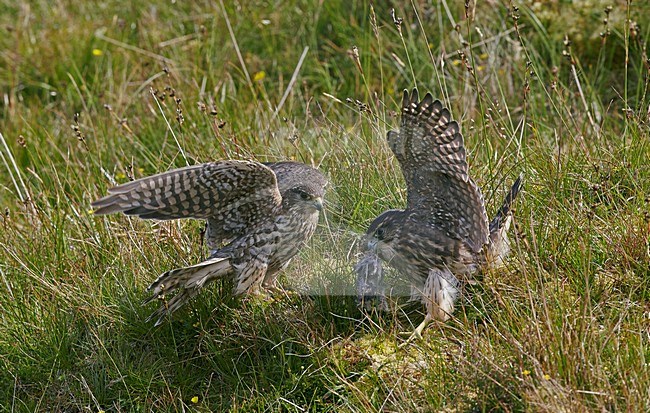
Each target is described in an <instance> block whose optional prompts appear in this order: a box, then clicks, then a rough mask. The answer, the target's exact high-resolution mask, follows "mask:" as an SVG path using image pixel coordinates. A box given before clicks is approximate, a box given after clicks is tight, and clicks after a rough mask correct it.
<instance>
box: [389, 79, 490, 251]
mask: <svg viewBox="0 0 650 413" xmlns="http://www.w3.org/2000/svg"><path fill="white" fill-rule="evenodd" d="M388 144H389V146H390V148H391V150H392V151H393V153H394V154H395V157H396V158H397V160H398V161H399V163H400V167H401V168H402V174H403V175H404V179H405V181H406V185H407V197H408V200H407V210H410V211H415V212H416V213H417V214H418V215H421V217H422V219H426V220H427V222H429V223H430V224H431V225H433V226H435V227H437V228H441V229H443V230H445V231H446V232H448V233H449V234H450V235H451V236H454V237H458V238H460V239H463V240H465V241H466V242H467V243H468V245H469V247H470V249H471V250H474V251H479V250H480V249H481V248H482V246H483V245H484V244H485V243H487V242H488V237H489V230H488V218H487V213H486V212H485V201H484V200H483V196H482V195H481V192H480V190H479V188H478V186H477V185H476V184H475V183H474V181H473V180H472V179H470V176H469V172H468V169H469V168H468V165H467V154H466V151H465V145H464V141H463V135H462V134H461V133H460V126H459V125H458V123H457V122H456V121H454V120H453V119H452V116H451V113H450V112H449V110H448V109H447V108H445V107H444V106H443V105H442V103H441V102H440V101H439V100H437V99H436V100H434V99H433V96H431V94H430V93H427V94H426V95H425V96H424V97H423V98H422V99H420V98H419V94H418V91H417V89H413V91H412V92H411V93H409V92H408V91H407V90H405V91H404V94H403V99H402V118H401V124H400V129H399V131H390V132H389V133H388Z"/></svg>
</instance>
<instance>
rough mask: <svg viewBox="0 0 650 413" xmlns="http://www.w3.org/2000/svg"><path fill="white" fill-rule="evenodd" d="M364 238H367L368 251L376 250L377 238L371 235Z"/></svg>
mask: <svg viewBox="0 0 650 413" xmlns="http://www.w3.org/2000/svg"><path fill="white" fill-rule="evenodd" d="M366 239H367V240H368V244H367V245H368V251H373V252H374V251H377V242H378V240H377V238H375V237H373V236H372V235H366Z"/></svg>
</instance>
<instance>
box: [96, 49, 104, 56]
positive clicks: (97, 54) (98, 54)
mask: <svg viewBox="0 0 650 413" xmlns="http://www.w3.org/2000/svg"><path fill="white" fill-rule="evenodd" d="M103 54H104V52H103V51H101V50H100V49H93V56H101V55H103Z"/></svg>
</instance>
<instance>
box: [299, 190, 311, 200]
mask: <svg viewBox="0 0 650 413" xmlns="http://www.w3.org/2000/svg"><path fill="white" fill-rule="evenodd" d="M300 198H302V200H303V201H307V200H309V199H311V196H309V194H308V193H307V192H303V191H300Z"/></svg>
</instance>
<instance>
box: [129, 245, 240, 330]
mask: <svg viewBox="0 0 650 413" xmlns="http://www.w3.org/2000/svg"><path fill="white" fill-rule="evenodd" d="M231 271H232V267H231V265H230V260H229V259H228V258H211V259H208V260H206V261H203V262H201V263H198V264H196V265H192V266H190V267H185V268H178V269H175V270H171V271H167V272H166V273H164V274H162V275H161V276H160V277H158V279H156V281H154V282H153V283H152V284H151V285H150V286H149V287H148V288H147V291H150V292H151V293H152V294H151V296H150V297H148V298H147V299H145V300H144V301H143V303H142V304H143V305H144V304H147V303H150V302H151V301H153V300H155V299H158V298H160V299H162V301H163V303H162V305H161V306H160V307H159V308H158V309H157V310H156V311H154V312H153V313H152V314H151V315H150V316H149V317H148V318H147V320H146V321H147V322H149V321H151V320H153V319H157V320H156V324H155V325H156V326H158V325H160V324H161V323H162V322H163V320H164V319H165V317H166V316H168V315H171V314H172V313H173V312H174V311H176V310H178V309H179V308H180V307H182V306H183V305H184V304H185V303H186V302H188V301H189V300H190V298H192V297H194V296H195V295H196V294H197V293H198V292H199V290H200V289H201V288H202V287H203V286H204V285H205V284H208V283H210V282H212V281H214V280H216V279H218V278H221V277H224V276H227V275H229V274H230V273H231ZM176 289H179V290H180V291H179V292H178V293H177V294H176V295H175V296H173V297H172V298H171V299H169V300H165V299H164V298H165V295H166V294H167V293H170V292H172V291H174V290H176Z"/></svg>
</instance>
